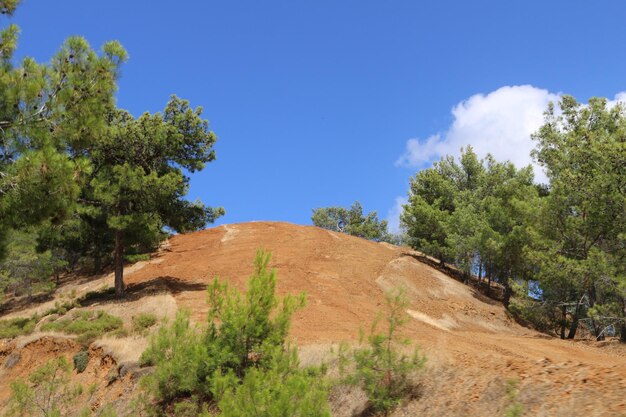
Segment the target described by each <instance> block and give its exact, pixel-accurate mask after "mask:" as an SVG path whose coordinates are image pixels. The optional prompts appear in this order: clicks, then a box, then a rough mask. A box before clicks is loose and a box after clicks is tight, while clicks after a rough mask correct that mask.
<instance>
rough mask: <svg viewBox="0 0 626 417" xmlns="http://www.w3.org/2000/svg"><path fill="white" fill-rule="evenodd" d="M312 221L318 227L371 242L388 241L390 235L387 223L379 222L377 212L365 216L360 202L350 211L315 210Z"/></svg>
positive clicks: (323, 208) (326, 208) (353, 205)
mask: <svg viewBox="0 0 626 417" xmlns="http://www.w3.org/2000/svg"><path fill="white" fill-rule="evenodd" d="M311 220H312V221H313V224H314V225H315V226H317V227H321V228H323V229H328V230H332V231H333V232H341V233H347V234H349V235H352V236H358V237H362V238H365V239H370V240H378V241H382V240H386V239H387V237H388V235H389V233H388V231H387V221H386V220H379V219H378V214H377V213H376V212H375V211H372V212H371V213H368V214H367V215H365V214H363V206H361V203H359V202H358V201H356V202H355V203H354V204H352V206H351V207H350V208H349V209H346V208H344V207H322V208H317V209H314V210H313V215H312V216H311Z"/></svg>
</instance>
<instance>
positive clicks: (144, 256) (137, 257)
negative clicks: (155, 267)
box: [124, 253, 150, 264]
mask: <svg viewBox="0 0 626 417" xmlns="http://www.w3.org/2000/svg"><path fill="white" fill-rule="evenodd" d="M124 260H125V261H126V262H130V263H131V264H134V263H137V262H140V261H149V260H150V254H149V253H138V254H128V255H125V256H124Z"/></svg>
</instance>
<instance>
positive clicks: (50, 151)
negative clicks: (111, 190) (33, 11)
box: [0, 0, 127, 252]
mask: <svg viewBox="0 0 626 417" xmlns="http://www.w3.org/2000/svg"><path fill="white" fill-rule="evenodd" d="M18 3H19V2H18V1H16V0H5V1H2V2H1V3H0V11H2V13H3V14H5V15H11V14H12V13H13V12H14V11H15V8H16V7H17V5H18ZM18 34H19V30H18V28H17V26H15V25H9V26H8V27H6V28H5V29H3V30H2V31H1V32H0V52H1V53H0V56H1V57H0V91H2V97H1V98H0V129H1V130H2V138H1V139H0V230H2V231H6V229H8V228H21V227H24V226H27V225H33V224H37V223H39V222H40V221H42V220H46V219H53V220H54V221H56V222H58V221H60V220H61V219H63V218H65V217H66V216H67V214H68V213H69V212H71V211H72V210H73V207H74V206H75V203H76V199H77V198H78V195H79V192H80V185H81V179H82V178H83V175H82V174H83V173H84V172H86V171H88V170H89V163H88V160H86V159H85V158H84V157H83V156H82V155H83V153H82V152H76V153H69V152H67V150H68V149H78V148H83V147H84V146H85V144H86V143H87V142H88V141H89V140H90V139H92V138H94V137H96V136H97V135H98V134H99V133H100V132H101V131H102V127H103V126H104V125H105V117H106V114H107V111H108V110H109V109H110V108H111V107H112V106H113V105H114V98H113V95H114V93H115V91H116V89H117V85H116V80H117V77H118V75H119V67H120V65H121V64H122V63H123V62H124V61H125V60H126V58H127V56H126V52H125V51H124V50H123V48H122V47H121V46H120V45H119V44H118V43H117V42H109V43H106V44H105V45H104V46H103V48H102V53H101V54H100V55H99V54H97V53H96V52H95V51H93V50H92V49H91V47H90V46H89V44H88V43H87V42H86V41H85V40H84V39H82V38H80V37H72V38H69V39H68V40H67V41H66V42H65V43H64V44H63V45H62V46H61V48H60V50H59V52H58V53H57V54H55V55H54V57H53V58H52V60H51V62H50V63H49V64H39V63H37V62H36V61H35V60H34V59H32V58H29V57H25V58H23V59H22V60H21V61H20V62H15V60H14V58H13V56H14V53H15V50H16V47H17V39H18ZM3 234H4V233H0V235H3ZM3 237H4V236H3ZM5 243H6V239H4V238H3V239H2V240H0V246H2V245H4V244H5ZM0 252H2V250H1V249H0Z"/></svg>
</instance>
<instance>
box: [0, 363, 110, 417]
mask: <svg viewBox="0 0 626 417" xmlns="http://www.w3.org/2000/svg"><path fill="white" fill-rule="evenodd" d="M28 382H29V383H26V381H23V380H19V379H18V380H16V381H14V382H13V383H11V397H10V398H9V404H8V412H7V414H6V416H7V417H24V416H29V417H60V416H70V415H78V416H80V417H91V416H99V417H115V416H116V414H115V411H114V410H113V409H112V408H111V407H109V406H105V407H104V408H102V409H100V410H94V411H92V410H91V409H90V408H89V407H84V408H83V409H81V410H80V411H79V412H78V414H76V413H75V411H76V406H77V401H76V399H77V398H78V397H79V396H81V395H83V394H86V395H87V397H88V398H86V400H85V401H84V403H89V402H90V401H91V398H92V397H93V395H94V394H95V392H96V389H97V386H96V385H92V386H91V387H89V389H88V390H87V392H86V393H85V390H84V389H83V386H82V385H80V384H73V383H72V380H71V366H70V364H69V363H68V362H67V359H65V357H63V356H60V357H58V358H55V359H51V360H49V361H48V362H46V364H44V365H43V366H41V367H40V368H38V369H37V370H35V372H33V373H32V374H31V375H30V376H29V377H28Z"/></svg>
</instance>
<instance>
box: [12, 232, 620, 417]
mask: <svg viewBox="0 0 626 417" xmlns="http://www.w3.org/2000/svg"><path fill="white" fill-rule="evenodd" d="M259 248H263V249H265V250H269V251H271V252H272V253H273V258H272V266H273V267H275V268H276V269H277V271H278V280H279V281H278V292H279V293H281V294H285V293H299V292H302V291H304V292H306V294H307V299H308V304H307V306H306V308H305V309H303V310H302V311H300V312H299V313H298V314H297V315H296V317H295V319H294V323H293V326H292V331H291V335H292V337H293V339H294V340H295V341H296V342H297V343H298V344H299V345H300V346H302V347H303V348H304V349H303V352H305V354H306V352H318V353H319V352H322V351H325V350H326V349H327V347H328V346H329V345H330V344H331V343H335V342H340V341H345V340H355V339H356V338H357V335H358V329H359V327H364V328H368V326H369V325H370V323H371V322H372V320H373V319H374V318H375V317H376V315H377V313H378V312H379V311H381V310H384V305H385V295H384V294H385V291H387V290H389V289H392V288H394V287H403V288H405V289H406V291H407V294H408V296H409V299H410V307H409V309H408V310H407V313H408V314H409V315H410V316H411V317H412V320H411V321H410V322H409V324H408V325H407V335H408V336H410V337H411V338H412V339H414V340H415V341H416V342H417V343H418V344H419V345H420V346H421V348H422V350H423V351H424V352H425V354H426V355H427V356H428V358H429V362H430V364H431V367H430V368H429V371H428V372H427V374H426V375H427V378H426V380H425V382H424V388H423V389H424V395H425V396H437V397H438V399H437V400H436V401H433V399H432V398H430V399H429V400H428V401H426V400H421V401H414V402H412V403H410V404H408V405H406V406H405V407H404V408H402V409H401V410H399V411H397V413H396V414H397V415H415V414H417V413H420V414H421V415H468V416H469V415H476V416H479V415H486V416H488V415H502V411H503V409H504V408H505V407H506V402H503V401H504V400H499V399H500V398H505V395H504V393H503V390H505V386H506V381H507V380H508V379H515V380H517V381H519V384H520V385H519V387H520V388H519V399H520V401H521V402H523V403H524V406H525V409H526V414H525V415H545V416H560V415H563V416H566V415H586V416H596V415H597V416H605V415H606V416H611V415H616V416H619V415H626V366H625V365H626V359H625V358H624V356H623V350H622V349H620V348H612V347H609V348H606V347H605V348H601V347H598V345H596V344H594V343H586V342H583V341H578V342H572V341H567V342H566V341H561V340H558V339H554V338H550V337H547V336H545V335H541V334H539V333H537V332H534V331H532V330H529V329H527V328H524V327H522V326H520V325H518V324H516V323H515V322H513V321H512V320H511V319H510V318H509V317H508V316H507V314H506V312H505V310H504V309H503V307H502V306H501V305H500V304H499V303H498V302H496V301H493V300H491V299H488V298H486V297H484V296H483V295H481V294H479V293H477V292H475V291H474V290H473V289H472V288H470V287H467V286H465V285H463V284H462V283H460V282H457V281H456V280H454V279H452V278H450V277H448V276H447V275H445V274H443V273H441V272H439V271H437V270H435V269H433V268H431V267H430V266H428V265H426V264H423V263H422V262H420V261H419V260H418V259H416V257H415V256H414V255H415V253H414V252H411V251H410V250H408V249H406V248H399V247H395V246H392V245H388V244H379V243H374V242H369V241H366V240H363V239H359V238H355V237H351V236H347V235H344V234H339V233H333V232H329V231H326V230H323V229H319V228H316V227H310V226H297V225H293V224H288V223H278V222H253V223H245V224H235V225H226V226H220V227H216V228H213V229H208V230H205V231H201V232H196V233H191V234H187V235H178V236H174V237H172V238H171V239H170V240H169V242H168V245H167V248H166V249H165V250H163V251H161V252H160V253H159V254H158V255H157V256H156V257H155V258H154V259H152V260H151V261H149V262H145V263H142V264H140V265H135V266H133V267H131V269H129V270H127V275H126V281H127V283H128V284H129V295H130V300H129V301H127V302H124V303H117V302H110V303H108V304H106V305H104V304H103V305H100V306H98V308H106V309H109V310H110V309H113V310H114V311H116V312H120V311H121V312H124V311H126V313H125V314H126V315H127V316H128V315H132V311H130V310H133V309H136V308H138V307H136V306H140V305H142V299H143V297H157V296H158V297H164V295H163V294H164V293H165V294H166V295H167V297H170V298H168V300H170V301H168V303H169V304H168V305H169V307H167V309H166V310H167V311H168V313H167V314H165V313H163V315H166V316H171V315H172V314H173V311H175V310H176V309H177V308H187V309H189V310H190V311H191V312H192V317H193V318H194V319H195V320H197V321H199V322H200V321H203V320H204V316H205V314H206V310H207V309H206V303H205V298H206V296H205V288H206V285H207V284H208V283H209V282H210V281H211V280H212V279H213V278H214V277H219V278H220V279H223V280H227V281H229V282H231V283H232V284H233V285H235V286H237V287H239V288H241V289H243V286H244V283H245V281H246V280H247V278H248V277H249V276H250V274H251V273H252V270H253V259H254V255H255V252H256V250H257V249H259ZM100 281H101V282H98V285H102V283H104V284H107V285H110V284H111V283H112V277H111V276H107V277H103V278H101V279H100ZM90 285H91V286H93V284H90ZM172 298H173V301H171V300H172ZM146 301H147V299H146ZM133 303H134V304H133ZM158 305H159V304H158V303H157V304H155V305H154V306H153V307H154V308H155V309H156V311H158V310H159V307H158ZM163 305H164V306H165V304H163ZM12 315H20V312H13V313H12ZM117 345H118V347H119V345H120V343H119V342H118V343H117ZM140 346H142V345H141V343H138V344H137V348H136V349H135V350H137V352H134V353H133V352H129V349H128V347H127V346H126V347H125V348H124V349H125V352H124V353H123V355H125V357H126V358H127V359H128V358H131V359H132V358H133V355H134V357H138V353H140V352H139V350H140ZM112 349H115V346H113V347H112ZM132 350H133V349H130V351H132ZM313 354H315V353H313ZM0 361H2V358H1V357H0ZM1 366H2V365H0V367H1ZM1 374H2V371H1V370H0V376H3V378H2V381H0V385H2V386H0V389H5V387H6V385H5V383H4V382H5V381H6V379H4V377H5V376H7V374H6V373H5V374H4V375H1ZM494 398H498V400H494Z"/></svg>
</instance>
